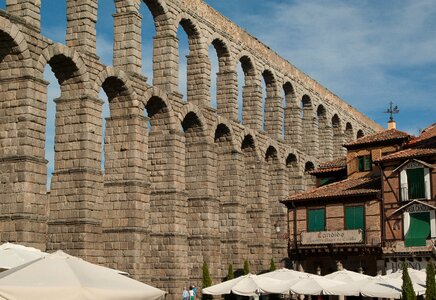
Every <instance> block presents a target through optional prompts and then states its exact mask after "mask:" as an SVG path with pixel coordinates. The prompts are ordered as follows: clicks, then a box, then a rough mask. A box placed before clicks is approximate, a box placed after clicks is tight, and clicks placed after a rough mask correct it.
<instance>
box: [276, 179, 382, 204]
mask: <svg viewBox="0 0 436 300" xmlns="http://www.w3.org/2000/svg"><path fill="white" fill-rule="evenodd" d="M380 189H381V187H380V177H361V178H348V179H344V180H342V181H338V182H334V183H331V184H328V185H324V186H321V187H318V188H315V189H312V190H310V191H306V192H303V193H299V194H295V195H291V196H289V197H288V199H286V200H283V201H281V202H282V203H287V202H290V201H304V200H306V201H307V200H317V199H322V198H340V197H345V196H363V195H370V194H377V193H378V192H380Z"/></svg>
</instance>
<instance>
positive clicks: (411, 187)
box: [406, 168, 425, 199]
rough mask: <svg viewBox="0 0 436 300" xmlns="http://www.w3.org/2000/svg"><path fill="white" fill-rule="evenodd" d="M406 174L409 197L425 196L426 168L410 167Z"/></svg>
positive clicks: (418, 197)
mask: <svg viewBox="0 0 436 300" xmlns="http://www.w3.org/2000/svg"><path fill="white" fill-rule="evenodd" d="M406 174H407V186H408V194H409V195H408V196H409V199H423V198H425V185H424V168H419V169H408V170H406Z"/></svg>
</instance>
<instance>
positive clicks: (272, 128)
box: [265, 96, 283, 141]
mask: <svg viewBox="0 0 436 300" xmlns="http://www.w3.org/2000/svg"><path fill="white" fill-rule="evenodd" d="M282 126H283V107H282V98H281V97H280V96H273V97H267V98H266V99H265V131H266V132H267V133H268V135H269V136H270V137H271V138H273V139H276V140H280V141H281V140H282V130H283V128H282Z"/></svg>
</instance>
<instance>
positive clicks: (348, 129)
mask: <svg viewBox="0 0 436 300" xmlns="http://www.w3.org/2000/svg"><path fill="white" fill-rule="evenodd" d="M353 139H354V131H353V125H351V123H350V122H347V123H346V124H345V142H351V141H352V140H353Z"/></svg>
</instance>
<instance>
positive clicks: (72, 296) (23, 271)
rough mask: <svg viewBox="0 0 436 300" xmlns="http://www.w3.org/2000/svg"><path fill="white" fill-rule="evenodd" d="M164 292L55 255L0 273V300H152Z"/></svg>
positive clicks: (84, 263) (85, 263)
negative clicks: (2, 299)
mask: <svg viewBox="0 0 436 300" xmlns="http://www.w3.org/2000/svg"><path fill="white" fill-rule="evenodd" d="M164 294H165V292H164V291H162V290H159V289H156V288H154V287H152V286H149V285H146V284H144V283H141V282H139V281H136V280H133V279H131V278H128V277H126V276H123V275H120V274H118V272H117V271H116V270H113V269H109V268H105V267H102V266H98V265H94V264H91V263H89V262H86V261H84V260H82V259H80V258H77V257H74V256H70V255H68V254H66V253H64V252H62V251H57V252H55V253H53V254H50V255H47V256H45V257H43V258H40V259H38V260H35V261H32V262H29V263H27V264H24V265H21V266H18V267H16V268H13V269H10V270H8V271H5V272H3V273H0V299H1V297H3V298H4V299H7V300H18V299H35V300H57V299H64V300H91V299H92V300H99V299H101V300H103V299H104V300H154V299H157V298H159V297H161V296H163V295H164Z"/></svg>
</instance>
